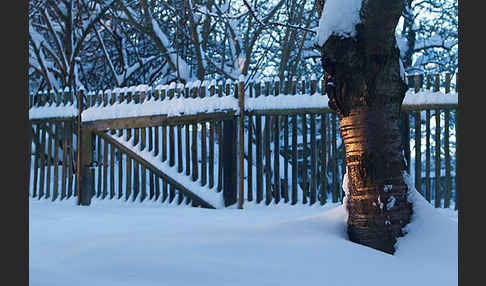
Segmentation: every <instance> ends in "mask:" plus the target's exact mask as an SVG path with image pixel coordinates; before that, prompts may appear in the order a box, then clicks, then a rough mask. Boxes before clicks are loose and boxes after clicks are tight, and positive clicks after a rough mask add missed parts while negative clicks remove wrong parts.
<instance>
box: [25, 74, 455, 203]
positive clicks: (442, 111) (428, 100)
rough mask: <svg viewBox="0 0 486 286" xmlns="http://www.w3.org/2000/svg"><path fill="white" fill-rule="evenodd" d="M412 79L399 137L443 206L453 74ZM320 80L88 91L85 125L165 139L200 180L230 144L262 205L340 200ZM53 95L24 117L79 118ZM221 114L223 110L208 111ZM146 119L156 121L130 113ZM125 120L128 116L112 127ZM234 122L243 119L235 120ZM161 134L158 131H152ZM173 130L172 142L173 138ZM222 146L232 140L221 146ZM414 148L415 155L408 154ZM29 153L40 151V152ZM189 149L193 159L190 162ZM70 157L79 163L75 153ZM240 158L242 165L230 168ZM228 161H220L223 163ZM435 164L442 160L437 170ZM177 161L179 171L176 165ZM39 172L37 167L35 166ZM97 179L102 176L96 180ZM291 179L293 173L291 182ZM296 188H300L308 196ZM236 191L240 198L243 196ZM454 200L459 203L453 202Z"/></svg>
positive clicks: (450, 196) (427, 192)
mask: <svg viewBox="0 0 486 286" xmlns="http://www.w3.org/2000/svg"><path fill="white" fill-rule="evenodd" d="M424 79H426V81H425V80H424ZM424 81H425V82H426V83H425V84H424ZM408 82H409V83H410V85H409V87H410V89H409V90H408V91H407V93H406V96H405V99H404V101H403V105H402V108H403V109H404V110H406V111H407V112H406V113H405V114H408V116H407V120H406V121H405V124H407V125H406V126H408V127H410V131H411V132H408V134H404V136H405V137H406V139H405V142H412V143H411V144H410V146H406V150H408V151H406V152H405V153H406V161H407V168H408V171H409V172H411V174H413V176H412V177H414V178H415V184H416V188H417V189H418V190H419V191H421V192H422V194H423V195H424V197H426V199H427V200H429V201H434V203H435V206H436V207H442V206H443V207H449V206H450V201H451V200H455V198H457V196H456V194H457V189H456V187H455V184H454V183H453V177H455V176H454V172H455V170H454V164H453V162H454V160H453V159H454V158H455V149H453V148H455V147H454V146H455V144H456V140H457V139H456V138H455V118H456V109H457V106H458V94H457V91H452V92H451V90H450V76H449V75H446V77H445V86H443V87H442V88H441V87H440V84H439V83H440V80H439V75H435V77H432V76H430V75H429V76H427V77H426V78H425V77H423V76H414V77H409V78H408ZM324 84H325V83H324V81H323V80H320V81H318V80H317V79H316V78H315V77H311V78H310V80H305V79H301V80H299V81H297V80H296V79H295V78H293V79H291V80H288V81H283V82H281V81H279V79H278V78H276V79H271V80H264V81H250V82H242V81H224V82H216V81H214V80H213V81H210V82H209V81H203V82H199V81H197V82H191V83H187V84H185V85H184V84H175V83H172V84H170V85H162V86H156V87H149V86H146V85H141V86H137V87H129V88H116V89H113V90H105V91H101V92H85V93H84V95H83V110H82V113H81V117H82V118H81V128H82V127H83V126H88V125H90V124H91V123H92V122H100V121H101V122H104V123H103V125H100V126H102V127H99V128H98V129H96V128H95V129H93V130H92V131H96V130H97V131H101V129H103V130H110V129H111V131H110V132H111V134H114V133H115V132H117V131H115V129H125V131H126V132H128V133H127V134H132V135H133V136H135V137H136V138H140V141H141V142H146V145H147V146H149V145H153V147H148V148H149V149H151V148H159V147H156V145H157V144H159V145H160V144H162V145H160V146H164V147H163V148H165V151H164V152H165V153H166V154H165V155H164V156H165V157H164V160H167V159H170V160H171V162H172V163H174V162H175V160H177V161H178V162H179V161H180V162H182V161H184V162H185V163H184V167H185V168H186V170H189V173H187V172H186V173H187V174H193V172H194V174H197V175H195V176H196V177H194V178H201V180H203V181H206V180H207V178H206V176H208V173H207V172H210V173H211V172H213V171H214V172H216V171H217V172H219V173H220V172H222V169H221V168H223V163H222V162H223V161H224V160H223V158H222V157H220V158H218V159H217V160H216V161H217V162H218V163H217V164H216V163H208V162H209V161H211V162H213V161H214V160H215V158H214V150H216V149H218V150H220V149H221V150H227V151H226V153H225V155H224V156H229V157H228V158H229V159H228V160H230V161H231V162H234V165H235V166H233V167H232V168H233V169H232V170H231V171H227V173H228V172H230V173H232V174H234V177H236V170H242V169H243V165H241V164H243V163H242V162H246V163H245V164H247V165H245V166H244V170H245V171H244V174H243V176H241V177H244V179H245V180H246V182H252V183H251V184H249V183H246V184H245V190H244V192H243V193H244V194H246V195H245V199H246V200H256V201H257V202H261V201H264V202H265V203H266V204H268V203H272V202H279V201H284V202H285V203H291V204H294V203H297V199H296V198H297V197H299V198H302V200H300V199H299V200H298V203H304V204H314V203H316V202H320V204H324V203H325V202H326V200H328V199H329V200H332V201H333V202H337V201H339V200H340V199H341V198H342V191H341V187H340V183H341V180H340V178H341V177H342V175H343V170H345V160H343V158H342V155H341V154H342V150H341V149H342V146H341V144H340V139H339V135H338V128H339V127H338V120H337V116H336V114H334V113H333V112H331V110H330V109H329V107H328V98H327V96H326V94H325V90H324V88H323V86H325V85H324ZM432 85H433V86H432ZM432 87H433V88H432ZM243 92H244V94H245V97H244V100H241V99H242V98H241V97H239V96H238V95H239V94H242V93H243ZM51 94H52V93H40V94H37V95H35V96H34V95H31V101H30V102H31V109H30V111H29V118H30V119H31V121H32V124H33V126H34V125H35V126H37V125H36V124H40V123H43V124H45V123H46V122H47V124H50V123H49V122H52V120H54V119H56V120H59V118H58V117H63V118H64V120H66V117H71V120H72V119H75V118H76V116H77V114H78V109H77V106H76V104H75V103H74V102H73V99H75V98H76V97H77V95H73V94H72V93H69V92H68V90H65V91H64V93H63V94H64V95H65V96H64V97H63V96H62V95H63V94H62V93H60V94H61V96H59V97H58V98H56V99H55V98H53V96H51ZM75 102H78V101H77V100H76V101H75ZM240 110H244V111H245V112H244V116H243V117H241V116H239V114H240ZM217 112H220V113H223V114H226V115H223V116H219V117H214V116H212V117H211V116H207V115H208V114H209V115H211V114H216V113H217ZM435 115H438V116H435ZM157 116H159V117H157ZM161 116H165V117H174V118H181V119H183V118H189V117H190V121H187V120H186V121H184V120H179V119H178V120H177V121H170V122H169V121H164V120H162V118H163V117H161ZM142 117H147V118H148V117H154V118H155V119H153V118H152V119H153V120H151V121H150V120H145V119H144V120H135V119H140V118H142ZM434 118H435V120H434ZM121 121H124V123H123V124H113V123H115V122H121ZM238 121H239V123H240V126H236V125H237V124H238ZM135 122H136V124H135ZM111 124H113V125H111ZM144 124H145V125H144ZM110 126H111V127H110ZM241 126H242V127H243V128H244V129H245V133H244V135H243V136H237V135H236V132H237V130H238V131H239V130H240V129H241V128H240V127H241ZM208 127H209V129H207V128H208ZM44 128H45V126H44ZM100 128H101V129H100ZM160 128H162V129H160ZM167 128H168V129H167ZM161 130H162V131H161ZM194 130H196V132H193V131H194ZM224 130H226V131H224ZM73 131H76V130H73ZM120 131H121V130H119V131H118V132H120ZM176 131H177V135H176ZM183 131H184V132H187V133H186V136H181V133H182V132H183ZM77 132H80V131H79V130H78V131H77ZM157 132H164V136H162V137H160V138H158V135H156V133H157ZM74 133H76V132H74ZM152 134H153V136H152ZM157 134H158V133H157ZM189 134H191V136H189ZM303 134H306V136H303ZM182 135H183V134H182ZM176 136H177V144H176V143H175V142H176V141H174V140H175V139H174V138H176ZM207 137H208V138H207ZM239 137H241V138H239ZM54 138H55V137H54ZM148 138H151V139H148ZM152 138H153V139H152ZM155 138H158V139H155ZM163 138H165V139H163ZM182 138H185V139H182ZM223 138H224V140H222V139H223ZM136 140H139V139H136ZM156 140H166V142H165V143H164V142H161V141H156ZM181 140H182V141H181ZM239 140H242V141H239ZM167 141H170V142H167ZM208 141H209V142H210V143H209V145H207V143H208ZM53 142H55V141H53ZM196 142H197V143H196ZM242 142H245V143H244V146H245V147H244V148H243V151H241V150H239V151H236V146H239V145H240V144H241V143H242ZM230 143H231V144H230ZM224 144H230V145H227V146H226V145H225V146H226V147H225V146H223V145H224ZM412 144H413V145H412ZM34 145H35V144H34ZM46 145H47V143H45V144H44V145H43V146H42V147H43V148H48V147H47V146H46ZM98 145H99V144H95V146H93V148H94V152H95V154H97V156H98V159H97V162H100V161H101V162H104V161H106V160H108V159H106V158H103V157H100V154H103V152H104V150H101V149H99V148H101V147H100V146H101V145H99V146H98ZM166 145H167V146H168V147H166ZM157 146H158V145H157ZM248 146H251V148H248ZM416 146H420V148H418V147H416ZM207 147H209V149H207ZM143 148H145V147H142V149H143ZM167 148H168V150H167ZM184 148H185V151H184ZM432 148H433V149H432ZM46 150H47V149H46ZM49 150H50V149H49ZM115 150H116V149H115ZM208 150H209V154H208ZM211 150H213V151H211ZM228 150H230V151H228ZM275 150H278V152H276V151H275ZM412 151H414V152H413V155H414V156H411V155H412ZM228 152H229V153H228ZM222 153H224V152H223V151H221V152H219V151H218V154H222ZM175 154H177V159H176V155H175ZM236 154H238V155H241V156H244V160H243V159H241V158H237V156H236ZM35 156H41V157H42V156H43V155H42V154H40V155H39V154H37V153H36V155H35ZM103 156H104V155H103ZM193 156H196V157H195V158H197V160H195V161H194V159H193ZM211 156H212V157H211ZM221 156H222V155H221ZM41 157H36V158H38V159H39V160H41V159H42V160H43V161H42V162H43V163H41V165H42V164H44V165H45V164H47V165H49V163H46V160H45V156H44V157H42V158H41ZM182 158H184V159H185V160H182ZM226 158H227V157H225V160H226ZM73 159H74V161H76V158H73ZM206 159H207V160H206ZM114 160H115V161H116V159H114ZM164 160H163V161H164ZM218 160H219V161H218ZM108 161H109V160H108ZM110 162H111V161H110ZM236 162H238V163H240V162H241V164H240V165H236ZM36 164H37V163H36ZM110 164H111V163H110ZM178 164H179V163H178ZM231 164H233V163H231ZM231 164H229V165H231ZM75 165H76V164H75V163H73V166H75ZM189 165H190V166H189ZM229 165H228V164H227V165H225V166H224V168H229ZM441 165H444V167H442V168H441V167H440V166H441ZM36 166H38V165H36ZM100 166H104V165H100ZM174 166H175V165H174ZM252 166H253V167H252ZM103 168H104V167H103ZM174 168H175V167H174ZM177 168H178V169H179V171H181V170H182V167H179V166H178V167H177ZM191 168H192V169H191ZM215 168H216V169H215ZM38 169H39V168H38V167H37V169H36V170H38ZM209 169H211V170H212V171H209ZM254 169H255V170H254ZM202 170H204V171H202ZM253 170H254V171H253ZM203 173H205V175H203ZM210 173H209V176H211V175H210ZM289 174H290V175H291V176H289ZM415 174H422V175H421V176H419V175H416V176H415ZM430 174H436V176H435V175H430ZM442 174H444V176H442V177H444V179H441V181H440V183H436V182H435V180H434V179H433V178H434V177H441V175H442ZM63 176H64V175H63ZM100 176H101V173H100V175H99V176H98V177H100ZM104 176H106V175H104ZM203 176H204V177H203ZM289 177H292V178H296V179H295V180H293V179H292V180H289ZM194 178H193V179H194ZM210 178H211V179H210V180H213V181H214V180H218V181H220V180H221V178H220V177H219V178H218V179H216V178H212V177H210ZM102 180H105V179H104V178H102ZM106 180H107V179H106ZM213 184H214V182H213ZM221 184H222V183H221V182H218V185H219V187H218V188H221ZM230 185H233V190H232V192H233V191H235V189H236V187H235V185H236V182H234V184H230ZM277 190H280V191H277ZM300 192H304V195H302V194H300ZM252 194H254V195H252ZM233 195H234V196H235V197H238V198H239V197H242V194H241V193H239V194H237V195H236V194H233ZM455 207H456V208H457V203H456V204H455Z"/></svg>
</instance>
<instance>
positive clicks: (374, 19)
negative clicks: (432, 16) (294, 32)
mask: <svg viewBox="0 0 486 286" xmlns="http://www.w3.org/2000/svg"><path fill="white" fill-rule="evenodd" d="M325 2H326V1H324V0H316V4H317V5H316V7H317V12H318V16H319V18H320V16H321V13H322V9H323V7H324V5H326V3H325ZM403 8H404V7H403V1H402V0H363V1H362V6H361V10H360V19H361V23H360V24H358V25H356V36H355V37H340V36H336V35H331V36H330V37H329V38H328V40H327V41H326V42H325V43H324V44H323V46H322V47H320V48H321V55H322V57H321V59H322V66H323V69H324V73H325V77H326V81H327V85H326V89H327V92H328V96H329V105H330V107H331V109H333V110H334V111H336V112H337V114H338V116H339V121H340V127H339V128H340V132H341V137H342V139H343V142H344V146H345V151H346V163H347V177H348V190H349V193H348V195H347V196H346V199H347V210H348V214H349V216H348V230H347V231H348V235H349V239H350V240H351V241H353V242H357V243H360V244H363V245H366V246H369V247H372V248H375V249H378V250H382V251H384V252H387V253H390V254H393V253H394V251H395V249H394V244H395V242H396V238H397V237H400V236H403V235H404V232H403V230H402V228H403V227H404V226H405V225H406V224H407V223H408V222H409V221H410V216H411V214H412V205H411V204H410V203H409V202H408V201H407V185H406V183H405V182H404V179H403V174H402V172H403V170H404V163H403V157H402V155H401V148H400V145H401V137H400V128H399V124H400V120H399V119H400V109H401V104H402V101H403V98H404V96H405V91H406V90H407V87H406V84H405V82H404V80H402V78H401V77H400V64H399V56H400V51H399V49H398V47H397V45H396V39H395V27H396V25H397V22H398V19H399V17H400V15H401V12H402V10H403Z"/></svg>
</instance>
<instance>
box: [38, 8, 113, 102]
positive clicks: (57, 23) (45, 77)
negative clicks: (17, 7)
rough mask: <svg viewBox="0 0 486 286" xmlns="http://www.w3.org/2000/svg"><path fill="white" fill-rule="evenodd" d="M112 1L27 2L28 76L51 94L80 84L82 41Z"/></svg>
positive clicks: (81, 84) (83, 42) (83, 41)
mask: <svg viewBox="0 0 486 286" xmlns="http://www.w3.org/2000/svg"><path fill="white" fill-rule="evenodd" d="M113 2H114V1H83V0H79V1H74V0H64V1H54V0H51V1H30V2H29V75H30V76H33V77H34V78H35V77H36V76H37V78H39V79H40V80H41V83H39V84H38V86H39V87H42V86H43V85H46V86H47V87H48V88H49V89H51V90H52V91H53V92H54V93H55V94H57V92H58V91H59V90H60V89H61V88H63V87H81V86H83V83H82V80H81V78H82V76H81V75H80V73H81V71H80V62H81V54H82V53H83V48H84V44H85V40H86V38H87V37H88V35H90V33H91V32H92V30H93V29H94V28H95V25H96V23H97V22H98V21H99V20H100V19H101V18H102V17H103V15H104V14H105V12H106V11H107V10H108V9H109V8H110V7H111V5H112V4H113Z"/></svg>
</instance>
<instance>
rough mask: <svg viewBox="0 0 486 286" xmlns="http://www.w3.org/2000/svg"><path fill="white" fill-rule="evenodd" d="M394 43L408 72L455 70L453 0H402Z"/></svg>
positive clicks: (454, 1)
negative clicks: (396, 44)
mask: <svg viewBox="0 0 486 286" xmlns="http://www.w3.org/2000/svg"><path fill="white" fill-rule="evenodd" d="M404 5H405V9H404V10H403V12H402V18H401V19H400V22H399V25H398V26H397V43H398V46H399V48H400V51H401V59H402V62H403V65H404V67H405V69H406V71H407V73H409V74H415V73H424V72H428V73H442V72H450V73H451V74H454V73H456V71H457V48H458V31H457V29H458V16H457V13H458V3H457V0H404Z"/></svg>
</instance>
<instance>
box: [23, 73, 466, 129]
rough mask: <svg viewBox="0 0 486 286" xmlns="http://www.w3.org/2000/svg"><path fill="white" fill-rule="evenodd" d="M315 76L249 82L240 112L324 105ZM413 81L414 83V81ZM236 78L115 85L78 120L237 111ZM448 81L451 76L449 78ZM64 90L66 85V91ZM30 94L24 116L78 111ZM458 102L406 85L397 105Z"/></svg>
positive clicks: (89, 97)
mask: <svg viewBox="0 0 486 286" xmlns="http://www.w3.org/2000/svg"><path fill="white" fill-rule="evenodd" d="M323 84H324V81H323V80H321V88H318V86H317V80H316V79H315V78H311V80H310V81H306V80H301V81H297V80H295V79H293V80H292V81H287V82H282V83H281V82H280V81H279V79H278V78H276V79H272V80H266V81H263V82H257V81H253V82H248V83H246V87H245V97H246V99H245V102H244V109H245V111H248V112H250V111H260V110H299V109H329V106H328V101H329V100H328V97H327V96H326V95H325V90H324V89H323V88H322V85H323ZM416 84H417V83H416ZM237 85H238V82H236V81H226V82H220V83H217V82H216V81H214V80H213V81H210V82H208V81H203V82H200V81H196V82H189V83H187V84H185V85H184V84H180V83H179V84H175V83H172V84H170V85H162V86H156V87H153V88H152V87H149V86H147V85H139V86H132V87H126V88H115V89H112V90H110V89H109V90H105V91H100V92H87V93H85V94H86V95H85V97H86V100H85V103H84V105H85V106H84V107H83V111H82V114H81V116H82V121H93V120H102V119H117V118H129V117H138V116H152V115H162V114H164V115H167V116H184V115H196V114H199V113H211V112H218V111H236V112H238V111H239V107H238V90H237ZM449 85H450V81H449ZM66 91H67V90H66ZM59 95H60V96H61V97H64V98H58V99H54V98H52V93H47V92H43V93H40V94H37V95H36V96H35V97H36V98H35V99H34V95H31V102H32V103H34V104H33V105H31V106H30V110H29V119H43V118H63V117H75V116H77V112H78V109H77V106H75V104H74V103H73V102H72V98H73V96H72V95H71V93H68V92H65V93H64V94H63V93H59ZM457 104H458V95H457V92H450V89H449V88H448V87H447V86H446V91H445V92H444V91H439V90H437V91H435V90H434V91H431V90H428V89H420V88H419V89H417V88H416V87H415V90H414V89H412V88H411V89H409V90H408V91H407V92H406V95H405V98H404V101H403V104H402V107H403V108H404V109H408V110H411V109H427V108H435V107H439V108H454V107H455V105H457Z"/></svg>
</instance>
